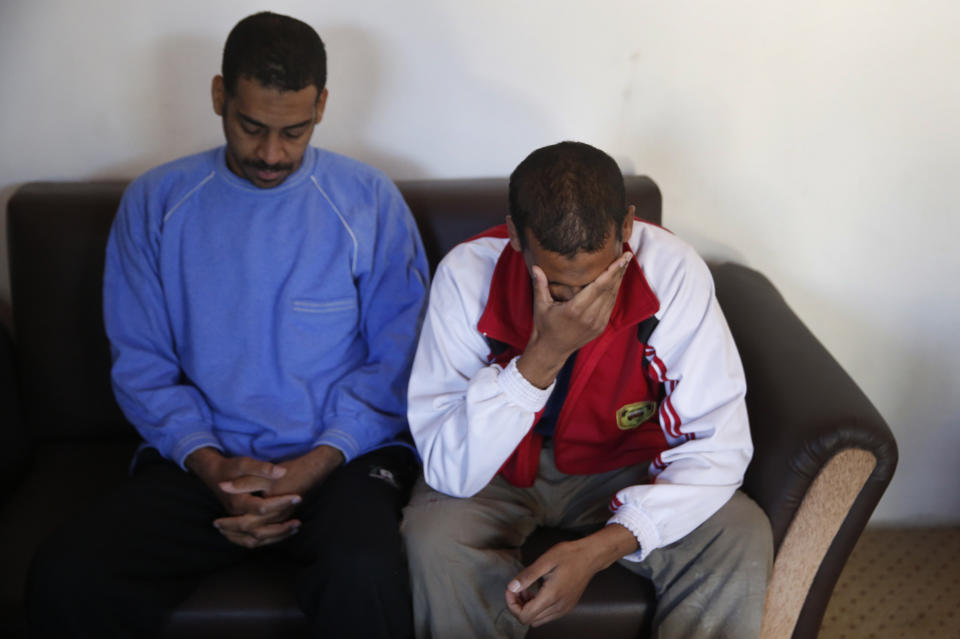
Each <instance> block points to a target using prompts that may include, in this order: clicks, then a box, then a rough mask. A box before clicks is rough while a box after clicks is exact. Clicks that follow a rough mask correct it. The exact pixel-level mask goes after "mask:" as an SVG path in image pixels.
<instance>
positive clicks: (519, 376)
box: [497, 355, 557, 413]
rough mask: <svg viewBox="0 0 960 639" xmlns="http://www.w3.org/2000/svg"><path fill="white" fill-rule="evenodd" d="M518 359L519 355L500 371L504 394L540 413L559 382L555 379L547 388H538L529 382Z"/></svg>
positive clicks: (499, 379)
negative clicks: (519, 367) (521, 370)
mask: <svg viewBox="0 0 960 639" xmlns="http://www.w3.org/2000/svg"><path fill="white" fill-rule="evenodd" d="M518 359H520V356H519V355H518V356H517V357H514V358H513V359H511V360H510V363H509V364H507V367H506V368H504V369H503V371H501V372H500V375H499V377H498V378H497V381H498V382H499V384H500V388H501V390H503V393H504V395H506V396H507V398H508V399H509V400H510V401H511V402H513V403H514V404H517V405H518V406H520V408H523V409H524V410H528V411H530V412H531V413H538V412H540V411H541V410H543V407H544V406H546V405H547V399H549V398H550V393H552V392H553V387H554V386H555V385H556V383H557V382H556V380H554V381H553V382H552V383H551V384H550V385H549V386H547V387H546V388H543V389H541V388H537V387H536V386H534V385H533V384H531V383H530V382H528V381H527V378H526V377H524V376H523V373H521V372H520V370H519V369H518V368H517V360H518Z"/></svg>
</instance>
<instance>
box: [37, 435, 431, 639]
mask: <svg viewBox="0 0 960 639" xmlns="http://www.w3.org/2000/svg"><path fill="white" fill-rule="evenodd" d="M149 452H150V453H152V451H149ZM417 472H418V467H417V463H416V459H415V457H414V455H413V453H412V452H411V451H409V450H408V449H406V448H403V447H400V446H392V447H388V448H384V449H380V450H376V451H373V452H371V453H368V454H366V455H363V456H361V457H358V458H356V459H354V460H353V461H351V462H350V463H349V464H346V465H345V466H342V467H340V468H338V469H337V470H335V471H334V472H333V473H331V475H330V476H329V477H328V478H327V479H326V481H324V482H323V483H322V484H320V485H319V486H318V487H317V488H315V489H314V490H312V491H311V492H310V493H309V494H308V495H306V496H305V499H304V501H303V503H302V504H301V505H300V508H299V510H298V511H297V515H296V516H297V517H298V518H299V519H300V520H301V521H302V522H303V524H302V526H301V528H300V531H299V532H298V533H297V534H296V535H294V536H292V537H290V538H289V539H287V540H285V541H283V542H280V543H279V544H277V545H276V546H271V547H267V548H263V549H257V550H253V551H251V550H247V549H244V548H241V547H239V546H236V545H234V544H232V543H231V542H229V541H227V539H226V538H224V537H223V536H222V535H221V534H220V533H219V532H218V531H217V530H216V529H215V528H214V527H213V525H212V522H213V520H214V519H216V518H218V517H221V516H224V515H225V514H226V513H225V511H224V508H223V506H222V505H221V504H220V502H219V501H218V500H217V498H216V496H215V495H214V494H213V493H212V492H210V491H209V490H208V489H207V487H206V486H205V485H204V484H203V483H202V482H201V481H200V480H199V479H198V478H197V477H196V476H194V475H193V474H190V473H186V472H183V471H182V470H181V469H180V468H178V467H177V466H176V465H174V464H172V463H170V462H168V461H166V460H163V459H162V458H160V457H159V455H156V454H153V455H151V456H150V457H149V458H147V459H144V460H142V461H141V462H140V463H138V466H137V468H136V470H135V472H134V474H133V476H132V477H131V478H130V479H129V481H127V482H126V483H125V484H123V485H122V486H121V487H120V488H119V489H118V490H117V491H116V492H114V493H113V494H111V495H109V496H108V497H106V498H105V499H103V500H101V501H99V502H98V503H97V504H96V505H95V506H94V507H93V508H91V509H90V510H89V511H87V512H86V513H84V514H83V515H82V516H81V517H79V518H78V519H75V520H73V521H70V522H68V523H67V524H66V525H65V526H63V527H62V528H61V529H60V530H58V531H57V532H56V533H55V534H54V535H53V536H52V537H51V538H50V539H49V540H47V541H46V542H45V543H44V544H43V546H41V548H40V550H39V551H38V553H37V555H36V557H35V558H34V560H33V565H32V566H31V572H30V577H29V581H28V584H27V608H28V615H29V617H30V624H31V632H32V634H33V636H36V637H70V636H81V637H147V636H151V635H155V634H156V633H157V632H158V630H159V629H161V628H162V627H163V624H164V623H165V621H166V618H167V616H168V615H169V613H170V611H172V610H173V609H174V608H175V607H176V606H177V604H178V603H180V602H181V601H183V600H184V599H185V598H186V597H187V596H189V594H190V593H191V592H192V591H193V589H194V588H195V587H196V584H197V583H198V582H199V580H200V579H202V578H203V577H204V576H206V575H208V574H210V573H211V572H213V571H216V570H218V569H222V568H224V567H226V566H229V565H231V564H233V563H235V562H238V561H240V560H242V559H244V558H245V557H247V556H248V554H249V553H251V552H277V553H282V554H285V555H287V556H289V557H291V558H293V559H294V560H295V561H296V562H297V563H298V564H299V566H300V568H299V572H298V573H297V574H291V575H290V578H291V580H294V581H295V585H296V592H297V599H298V602H299V604H300V607H301V609H302V610H303V612H304V614H305V615H306V617H307V620H308V623H309V627H310V630H311V635H312V636H315V637H320V636H323V637H392V638H393V637H409V636H412V613H411V603H410V586H409V578H408V576H407V568H406V564H405V562H404V559H403V556H402V551H401V548H402V542H401V540H400V536H399V531H398V523H399V521H400V517H401V511H402V508H403V506H404V504H405V503H406V501H407V499H408V497H409V491H410V486H411V485H412V483H413V480H414V479H415V478H416V475H417Z"/></svg>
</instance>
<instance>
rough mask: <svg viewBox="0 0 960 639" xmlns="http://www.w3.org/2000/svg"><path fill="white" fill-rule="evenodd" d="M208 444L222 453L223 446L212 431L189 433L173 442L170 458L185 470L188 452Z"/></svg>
mask: <svg viewBox="0 0 960 639" xmlns="http://www.w3.org/2000/svg"><path fill="white" fill-rule="evenodd" d="M208 446H209V447H210V448H215V449H217V450H218V451H220V453H221V454H223V446H221V445H220V442H219V441H218V440H217V438H216V437H214V436H213V433H209V432H207V431H201V432H198V433H190V434H189V435H187V436H186V437H184V438H183V439H181V440H180V441H178V442H177V443H176V444H174V446H173V450H172V451H170V459H172V460H173V461H174V462H176V464H177V465H178V466H179V467H180V468H182V469H183V470H187V466H186V461H187V457H189V456H190V453H192V452H193V451H195V450H198V449H200V448H206V447H208Z"/></svg>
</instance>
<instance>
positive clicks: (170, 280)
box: [103, 147, 428, 467]
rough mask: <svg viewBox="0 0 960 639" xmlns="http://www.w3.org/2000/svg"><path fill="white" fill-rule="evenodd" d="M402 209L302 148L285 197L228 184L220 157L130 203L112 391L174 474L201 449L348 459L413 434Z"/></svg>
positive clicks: (419, 298) (116, 247)
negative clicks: (328, 451) (321, 448)
mask: <svg viewBox="0 0 960 639" xmlns="http://www.w3.org/2000/svg"><path fill="white" fill-rule="evenodd" d="M427 278H428V270H427V262H426V257H425V255H424V251H423V245H422V244H421V242H420V237H419V235H418V234H417V229H416V225H415V224H414V221H413V217H412V216H411V214H410V211H409V209H408V208H407V206H406V204H405V203H404V201H403V198H402V197H401V196H400V193H399V191H398V190H397V188H396V186H394V184H393V183H392V182H390V180H389V179H387V178H386V176H384V175H383V174H382V173H380V172H379V171H377V170H375V169H373V168H371V167H369V166H366V165H364V164H361V163H359V162H357V161H354V160H351V159H349V158H346V157H344V156H341V155H337V154H335V153H330V152H328V151H323V150H320V149H316V148H312V147H311V148H308V149H307V151H306V153H305V154H304V158H303V163H302V164H301V166H300V168H299V169H298V170H297V171H296V172H295V173H293V174H292V175H290V176H289V177H288V178H287V179H286V180H285V181H284V182H283V183H282V184H280V185H279V186H277V187H274V188H272V189H260V188H257V187H255V186H254V185H253V184H251V183H250V182H248V181H246V180H243V179H242V178H239V177H237V176H236V175H234V174H233V173H232V172H231V171H230V170H229V169H228V168H227V165H226V163H225V159H224V148H222V147H221V148H219V149H214V150H211V151H207V152H205V153H200V154H198V155H194V156H190V157H186V158H182V159H180V160H177V161H174V162H171V163H170V164H166V165H164V166H161V167H158V168H156V169H154V170H152V171H150V172H148V173H146V174H145V175H143V176H141V177H140V178H139V179H137V180H135V181H134V182H132V183H131V184H130V186H129V187H128V188H127V190H126V192H125V193H124V196H123V200H122V202H121V204H120V210H119V212H118V213H117V217H116V220H115V221H114V223H113V228H112V230H111V233H110V239H109V242H108V245H107V255H106V268H105V273H104V286H103V304H104V320H105V324H106V329H107V336H108V337H109V339H110V346H111V353H112V357H113V369H112V381H113V388H114V393H115V395H116V397H117V401H118V403H119V404H120V408H121V409H122V410H123V412H124V414H125V415H126V417H127V419H129V420H130V422H131V423H133V425H134V426H135V427H136V428H137V430H138V431H139V432H140V434H141V435H142V436H143V438H144V440H145V441H146V443H147V444H148V445H149V446H152V447H154V448H156V449H157V450H158V451H159V452H160V453H161V454H162V455H163V456H164V457H166V458H168V459H170V460H173V461H174V462H176V463H177V464H179V465H180V466H181V467H183V463H184V460H185V458H186V457H187V456H188V455H189V454H190V453H191V452H193V451H194V450H196V449H198V448H200V447H203V446H212V447H213V448H216V449H219V450H220V451H221V452H222V453H223V454H225V455H228V456H238V455H246V456H249V457H253V458H256V459H261V460H268V461H274V462H276V461H283V460H285V459H290V458H292V457H297V456H299V455H302V454H304V453H306V452H308V451H310V450H311V449H313V448H315V447H316V446H318V445H321V444H326V445H330V446H334V447H336V448H337V449H339V450H340V451H342V452H343V455H344V457H345V459H346V461H350V460H351V459H353V458H354V457H356V456H358V455H361V454H363V453H365V452H368V451H370V450H373V449H375V448H379V447H382V446H385V445H389V444H392V443H397V442H398V441H399V439H400V438H401V437H402V436H403V435H405V434H406V433H407V430H408V429H407V423H406V389H407V378H408V376H409V372H410V363H411V360H412V357H413V352H414V349H415V347H416V337H417V331H418V328H419V322H420V320H421V317H422V310H423V303H424V296H425V294H426V290H427Z"/></svg>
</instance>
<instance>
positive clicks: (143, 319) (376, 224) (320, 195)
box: [28, 13, 428, 638]
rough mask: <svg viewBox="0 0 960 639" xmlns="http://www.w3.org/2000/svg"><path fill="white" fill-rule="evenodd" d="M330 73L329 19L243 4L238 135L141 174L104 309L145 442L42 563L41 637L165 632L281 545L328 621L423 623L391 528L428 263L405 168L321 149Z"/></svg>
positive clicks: (232, 130) (127, 199)
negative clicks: (224, 574)
mask: <svg viewBox="0 0 960 639" xmlns="http://www.w3.org/2000/svg"><path fill="white" fill-rule="evenodd" d="M325 83H326V56H325V52H324V47H323V43H322V41H321V40H320V38H319V36H318V35H317V34H316V32H315V31H314V30H313V29H312V28H310V27H309V26H308V25H306V24H304V23H302V22H300V21H298V20H294V19H293V18H289V17H286V16H279V15H275V14H270V13H260V14H257V15H253V16H250V17H248V18H246V19H244V20H242V21H241V22H240V23H239V24H237V26H236V27H235V28H234V29H233V31H232V32H231V33H230V36H229V37H228V39H227V42H226V46H225V47H224V51H223V69H222V75H218V76H216V77H215V78H214V79H213V87H212V93H213V107H214V111H215V112H216V113H217V114H218V115H220V116H221V117H222V121H223V130H224V134H225V136H226V145H225V146H223V147H220V148H218V149H213V150H211V151H207V152H205V153H200V154H198V155H194V156H190V157H186V158H182V159H180V160H177V161H174V162H171V163H170V164H167V165H164V166H161V167H159V168H157V169H154V170H152V171H150V172H148V173H146V174H145V175H143V176H142V177H140V178H139V179H137V180H136V181H134V182H133V183H132V184H131V185H130V187H129V188H128V189H127V191H126V193H125V195H124V197H123V201H122V203H121V205H120V210H119V212H118V214H117V217H116V220H115V221H114V224H113V229H112V231H111V235H110V240H109V244H108V247H107V256H106V269H105V275H104V289H103V293H104V316H105V323H106V329H107V334H108V337H109V339H110V344H111V349H112V356H113V369H112V380H113V385H114V391H115V394H116V397H117V401H118V402H119V404H120V407H121V408H122V409H123V411H124V414H125V415H126V417H127V418H128V419H129V420H130V422H131V423H132V424H133V425H134V426H135V427H136V428H137V430H138V431H139V432H140V434H141V435H142V437H143V439H144V444H143V446H142V447H141V449H140V451H139V452H138V455H137V457H136V459H135V460H134V464H133V472H132V477H131V479H130V481H129V482H127V483H126V484H125V485H124V486H123V487H122V488H120V489H119V490H118V491H117V492H116V493H115V494H113V495H111V496H109V497H108V498H106V499H105V500H103V501H101V502H100V503H99V504H98V505H97V506H95V507H94V509H92V510H91V511H88V512H86V513H85V514H84V515H83V516H82V517H81V518H80V519H79V520H75V521H72V522H70V523H69V525H68V526H67V527H65V528H64V529H63V530H61V531H60V532H58V533H57V535H55V537H54V538H53V539H51V540H50V541H49V542H48V543H46V544H45V546H44V548H43V550H42V551H41V553H40V555H39V556H38V559H37V560H36V562H35V564H34V567H33V572H32V575H31V582H30V586H29V593H28V597H29V604H28V605H29V607H30V614H31V623H32V624H33V626H34V630H35V631H36V634H37V635H38V636H66V635H70V634H79V635H83V636H96V637H105V636H120V635H122V636H148V635H150V634H154V633H156V632H157V630H158V629H160V628H161V627H162V626H163V624H164V622H165V620H166V618H167V616H168V615H169V613H170V611H171V610H172V609H173V608H174V607H175V606H176V605H177V604H178V602H180V601H182V600H183V599H184V598H185V597H187V596H188V595H189V594H190V592H191V591H192V589H193V588H194V587H195V585H196V584H197V583H198V581H199V580H200V579H201V578H203V577H205V576H207V575H209V574H211V573H212V572H214V571H217V570H220V569H222V568H224V567H226V566H229V565H231V564H234V563H236V562H238V561H240V560H241V559H243V558H245V557H246V556H248V555H249V554H250V553H252V552H262V551H260V550H255V549H258V548H261V547H264V546H271V545H275V546H274V548H275V549H276V550H277V551H279V552H282V553H283V554H285V555H287V556H289V557H292V558H293V559H294V560H296V561H297V562H298V563H299V565H300V569H299V574H291V575H290V579H291V581H292V582H295V583H296V589H297V596H298V601H299V604H300V606H301V608H302V609H303V611H304V613H305V614H306V616H307V619H308V621H309V624H310V627H311V631H312V632H313V634H314V635H316V636H319V635H321V634H322V635H323V636H325V637H338V636H362V637H391V638H396V637H405V636H408V635H410V633H411V623H412V622H411V612H410V592H409V585H408V577H407V571H406V567H405V565H404V563H403V559H402V556H401V540H400V537H399V533H398V530H397V526H398V521H399V518H400V513H401V509H402V507H403V505H404V503H405V501H406V499H407V497H408V493H409V489H410V485H411V484H412V482H413V480H414V478H415V477H416V474H417V472H418V465H417V460H416V456H415V453H414V452H413V448H412V446H411V444H410V439H409V431H408V428H407V423H406V418H405V411H406V399H405V397H406V387H407V378H408V375H409V369H410V362H411V359H412V354H413V350H414V347H415V338H416V334H417V329H418V324H419V321H420V318H421V314H422V310H423V303H424V296H425V292H426V288H427V278H428V270H427V263H426V258H425V255H424V251H423V247H422V244H421V242H420V239H419V237H418V235H417V230H416V226H415V224H414V221H413V218H412V216H411V214H410V211H409V209H408V208H407V206H406V204H405V203H404V201H403V199H402V198H401V196H400V193H399V192H398V190H397V188H396V187H395V186H394V185H393V184H392V183H391V182H390V180H389V179H387V178H386V177H385V176H384V175H383V174H382V173H380V172H379V171H377V170H375V169H373V168H371V167H368V166H366V165H363V164H361V163H359V162H356V161H354V160H351V159H348V158H346V157H343V156H340V155H337V154H334V153H331V152H328V151H323V150H320V149H317V148H313V147H310V146H309V141H310V137H311V135H312V133H313V130H314V127H315V126H316V125H317V124H318V123H319V122H320V119H321V116H322V115H323V110H324V106H325V104H326V101H327V89H326V88H325Z"/></svg>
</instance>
